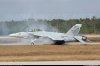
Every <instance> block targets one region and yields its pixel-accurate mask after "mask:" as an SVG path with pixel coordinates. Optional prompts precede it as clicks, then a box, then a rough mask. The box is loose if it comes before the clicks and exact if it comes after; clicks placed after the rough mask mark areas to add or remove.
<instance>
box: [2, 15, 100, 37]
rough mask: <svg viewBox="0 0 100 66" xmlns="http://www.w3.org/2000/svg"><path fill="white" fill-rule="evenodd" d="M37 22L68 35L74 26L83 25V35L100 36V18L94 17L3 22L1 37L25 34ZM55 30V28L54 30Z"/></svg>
mask: <svg viewBox="0 0 100 66" xmlns="http://www.w3.org/2000/svg"><path fill="white" fill-rule="evenodd" d="M36 22H38V23H39V22H40V23H41V22H44V23H47V24H49V25H51V26H52V27H54V28H57V29H58V31H59V32H63V33H66V32H67V31H68V30H69V29H70V28H71V27H72V26H73V25H75V24H82V28H81V31H80V33H83V34H100V18H96V17H95V16H93V17H92V18H80V19H68V20H67V19H52V20H47V19H38V20H34V19H28V20H21V21H14V20H11V21H3V22H2V21H1V22H0V35H8V34H10V33H16V32H23V31H26V29H27V28H28V27H29V25H32V24H34V23H36ZM52 29H53V28H52Z"/></svg>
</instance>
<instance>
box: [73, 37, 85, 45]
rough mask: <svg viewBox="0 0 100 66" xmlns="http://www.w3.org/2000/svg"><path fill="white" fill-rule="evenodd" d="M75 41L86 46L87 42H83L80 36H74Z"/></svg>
mask: <svg viewBox="0 0 100 66" xmlns="http://www.w3.org/2000/svg"><path fill="white" fill-rule="evenodd" d="M74 38H75V39H77V40H78V41H80V42H81V43H82V44H85V43H86V42H85V41H83V40H82V39H81V38H80V37H78V36H74Z"/></svg>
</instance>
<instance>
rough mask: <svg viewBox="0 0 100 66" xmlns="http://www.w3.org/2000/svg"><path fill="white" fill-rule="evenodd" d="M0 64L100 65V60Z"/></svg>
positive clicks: (3, 63)
mask: <svg viewBox="0 0 100 66" xmlns="http://www.w3.org/2000/svg"><path fill="white" fill-rule="evenodd" d="M0 65H100V61H34V62H0Z"/></svg>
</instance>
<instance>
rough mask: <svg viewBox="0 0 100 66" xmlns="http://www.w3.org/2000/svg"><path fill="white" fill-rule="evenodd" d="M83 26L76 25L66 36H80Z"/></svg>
mask: <svg viewBox="0 0 100 66" xmlns="http://www.w3.org/2000/svg"><path fill="white" fill-rule="evenodd" d="M81 26H82V24H76V25H74V26H73V27H72V28H71V29H70V30H69V31H68V32H67V33H66V34H67V35H72V36H76V35H78V33H79V31H80V28H81Z"/></svg>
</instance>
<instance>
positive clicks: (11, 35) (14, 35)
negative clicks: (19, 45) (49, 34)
mask: <svg viewBox="0 0 100 66" xmlns="http://www.w3.org/2000/svg"><path fill="white" fill-rule="evenodd" d="M8 36H10V37H16V36H18V33H14V34H10V35H8Z"/></svg>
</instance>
